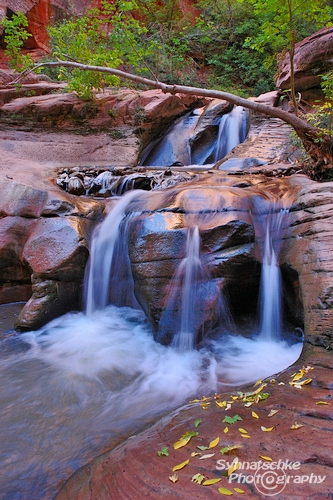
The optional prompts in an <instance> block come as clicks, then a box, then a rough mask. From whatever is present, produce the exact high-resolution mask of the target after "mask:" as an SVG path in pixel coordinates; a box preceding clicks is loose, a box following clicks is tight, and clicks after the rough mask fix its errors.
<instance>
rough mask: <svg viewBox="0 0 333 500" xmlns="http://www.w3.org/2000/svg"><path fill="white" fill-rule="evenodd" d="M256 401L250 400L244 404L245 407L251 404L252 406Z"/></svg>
mask: <svg viewBox="0 0 333 500" xmlns="http://www.w3.org/2000/svg"><path fill="white" fill-rule="evenodd" d="M253 403H254V401H249V402H248V403H245V404H244V406H245V408H249V407H250V406H252V405H253Z"/></svg>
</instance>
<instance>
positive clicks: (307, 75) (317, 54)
mask: <svg viewBox="0 0 333 500" xmlns="http://www.w3.org/2000/svg"><path fill="white" fill-rule="evenodd" d="M332 61H333V27H332V26H331V27H329V28H323V29H322V30H320V31H318V32H317V33H315V34H314V35H311V36H309V37H308V38H305V39H304V40H302V41H301V42H299V43H297V44H296V46H295V57H294V67H295V87H296V90H297V91H303V90H307V89H310V88H313V87H320V82H321V75H323V74H325V73H328V72H329V71H331V70H332V68H333V62H332ZM276 86H277V87H278V88H281V89H289V88H290V57H289V53H287V54H286V56H285V57H284V59H283V61H282V63H281V65H280V68H279V76H278V79H277V82H276Z"/></svg>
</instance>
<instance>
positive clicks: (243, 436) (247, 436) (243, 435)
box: [241, 434, 251, 439]
mask: <svg viewBox="0 0 333 500" xmlns="http://www.w3.org/2000/svg"><path fill="white" fill-rule="evenodd" d="M241 437H242V438H248V439H250V437H251V436H249V435H248V434H241Z"/></svg>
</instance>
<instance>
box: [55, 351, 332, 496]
mask: <svg viewBox="0 0 333 500" xmlns="http://www.w3.org/2000/svg"><path fill="white" fill-rule="evenodd" d="M304 366H305V367H309V368H308V371H305V372H301V371H300V370H302V368H303V367H304ZM310 368H311V369H310ZM332 368H333V364H332V354H331V352H330V351H327V350H324V349H322V348H311V349H308V348H307V349H306V350H305V351H304V352H303V356H302V358H301V359H300V360H299V361H298V362H297V363H296V364H295V365H294V366H292V367H290V368H289V369H287V370H285V371H284V372H283V373H282V374H279V375H278V376H275V377H273V378H272V379H268V380H266V381H265V382H264V383H265V385H264V386H263V387H261V393H265V394H266V395H268V397H267V399H264V400H259V401H258V400H256V399H255V396H250V397H248V400H246V399H244V397H242V396H241V395H240V393H239V392H237V391H236V390H233V389H232V388H230V389H227V390H223V391H222V392H219V393H218V394H215V395H208V394H205V395H199V400H198V402H195V403H192V404H189V405H187V406H185V407H183V408H181V409H179V410H177V411H175V412H174V413H173V414H171V415H169V416H167V417H165V418H163V419H161V420H160V421H159V422H157V423H156V424H155V425H153V426H152V427H151V428H150V429H148V430H146V431H144V432H142V433H140V434H138V435H137V436H131V438H130V439H128V440H126V441H125V442H124V443H122V444H121V445H119V446H118V447H116V448H115V449H114V450H111V451H109V452H107V453H105V454H103V455H101V456H100V457H98V458H96V459H95V460H94V461H93V462H92V463H90V464H89V465H87V466H85V467H82V468H81V469H80V470H79V471H78V472H77V473H76V474H75V475H74V476H73V477H72V478H71V479H70V480H69V481H68V482H67V483H66V484H65V485H64V487H63V488H62V489H61V491H60V492H59V493H58V495H57V496H56V500H74V499H75V500H81V499H82V500H83V499H84V500H90V499H97V498H98V499H101V500H102V499H105V500H107V499H112V500H113V499H114V500H122V499H130V498H136V497H138V495H139V496H140V498H143V497H149V498H152V499H158V498H161V497H162V498H168V499H171V500H173V499H175V500H176V499H193V498H196V499H207V498H212V499H215V498H222V496H221V494H220V493H219V491H218V489H219V488H226V489H227V490H229V495H230V494H233V496H234V497H235V498H236V497H238V496H239V495H240V494H241V492H240V493H238V492H237V490H235V488H236V489H237V488H240V489H241V490H242V493H243V494H244V497H246V498H251V499H252V498H253V499H262V498H267V496H268V495H271V494H272V492H273V493H274V495H276V497H277V498H279V499H281V500H287V499H290V498H292V499H296V498H298V499H304V500H305V499H309V498H313V499H316V500H317V499H318V500H320V499H324V498H330V497H331V491H332V487H333V473H332V466H333V462H332V457H331V445H330V443H331V435H332V431H333V400H332V384H331V370H332ZM295 373H296V374H300V375H301V377H300V378H298V381H302V380H306V379H309V378H310V379H312V381H311V382H310V383H309V384H307V385H303V386H302V385H301V386H300V388H298V387H295V385H290V382H292V383H293V379H294V376H295ZM297 376H298V375H297ZM296 382H297V380H296ZM294 384H295V383H294ZM257 389H260V386H255V387H253V386H251V387H247V388H242V389H241V391H242V392H243V393H247V392H248V393H252V394H253V393H254V392H255V391H256V390H257ZM237 390H238V391H239V389H237ZM259 392H260V391H259ZM257 394H258V393H257ZM201 397H202V399H201ZM246 401H248V402H250V403H251V402H252V404H251V405H250V406H246V404H248V403H246ZM253 401H254V402H253ZM272 410H273V412H272ZM253 412H254V413H253ZM274 412H276V413H275V414H273V415H272V413H274ZM235 415H238V416H239V417H240V418H241V420H237V421H235V422H234V423H232V424H230V423H228V422H226V421H224V420H225V418H226V417H229V418H230V417H231V419H232V417H235ZM270 415H271V416H270ZM231 421H232V420H231ZM198 422H199V425H198ZM195 423H197V425H198V426H197V427H196V426H195ZM226 429H227V430H228V432H226ZM265 429H266V430H265ZM267 429H268V430H267ZM188 432H193V433H196V432H198V435H196V436H194V437H192V439H191V440H190V441H189V443H188V444H187V445H185V446H183V447H181V448H179V449H174V443H176V442H177V441H179V440H180V438H181V437H182V436H184V435H185V434H186V433H188ZM217 438H219V442H218V444H217V445H215V446H214V447H212V448H209V446H210V443H212V442H213V441H214V440H216V439H217ZM324 443H325V445H324ZM198 446H201V447H202V446H203V447H206V448H205V449H204V450H200V449H198ZM233 446H234V447H235V448H234V449H233V450H231V451H229V452H228V451H226V450H225V449H226V447H233ZM163 448H167V453H168V455H167V456H165V455H164V456H163V454H162V455H159V454H158V452H159V451H161V450H162V449H163ZM223 449H224V453H223V454H222V453H221V452H220V450H223ZM205 457H206V458H205ZM236 458H238V460H239V462H240V468H239V469H237V468H235V470H234V471H233V473H234V475H233V476H229V477H228V475H227V470H228V469H229V468H230V467H231V464H232V462H233V460H235V459H236ZM187 461H188V463H187V465H185V466H184V468H182V469H181V470H179V471H176V472H174V471H173V468H174V467H175V466H177V465H178V464H182V463H184V462H185V464H186V462H187ZM279 461H280V467H285V469H284V470H281V469H276V468H275V469H274V468H273V467H275V466H277V464H278V463H279ZM227 463H229V465H227ZM242 463H243V464H244V465H241V464H242ZM247 464H248V465H247ZM256 464H260V465H261V466H262V467H265V469H262V470H260V469H259V470H257V469H258V465H256ZM269 464H272V465H271V467H272V470H271V471H269V470H267V467H268V466H269ZM274 464H275V465H274ZM283 464H284V465H283ZM291 464H293V465H291ZM249 467H252V469H249ZM292 467H294V468H292ZM198 475H199V476H203V477H204V478H201V479H200V477H199V478H198ZM259 475H260V477H259ZM277 476H279V478H280V479H279V480H278V481H279V482H277V479H276V478H277ZM230 477H232V478H233V480H231V479H229V478H230ZM207 479H219V482H217V483H216V484H212V485H206V486H204V485H203V481H204V480H207ZM198 480H199V481H200V480H201V481H202V482H201V484H198V483H197V481H198ZM173 481H175V482H173ZM319 481H320V482H319Z"/></svg>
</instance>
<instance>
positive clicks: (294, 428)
mask: <svg viewBox="0 0 333 500" xmlns="http://www.w3.org/2000/svg"><path fill="white" fill-rule="evenodd" d="M301 427H303V425H302V424H298V423H297V422H295V423H294V424H293V425H292V426H291V427H290V429H291V430H292V431H295V430H296V429H300V428H301Z"/></svg>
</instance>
